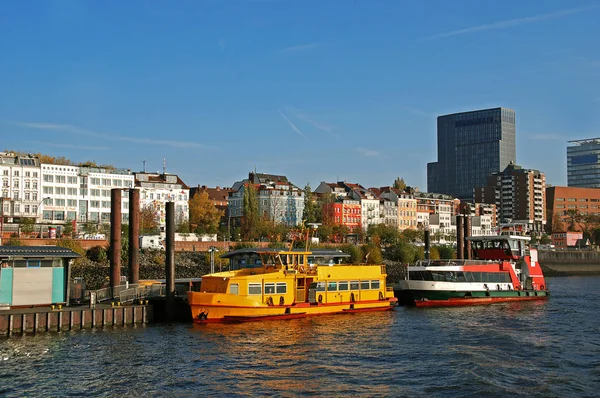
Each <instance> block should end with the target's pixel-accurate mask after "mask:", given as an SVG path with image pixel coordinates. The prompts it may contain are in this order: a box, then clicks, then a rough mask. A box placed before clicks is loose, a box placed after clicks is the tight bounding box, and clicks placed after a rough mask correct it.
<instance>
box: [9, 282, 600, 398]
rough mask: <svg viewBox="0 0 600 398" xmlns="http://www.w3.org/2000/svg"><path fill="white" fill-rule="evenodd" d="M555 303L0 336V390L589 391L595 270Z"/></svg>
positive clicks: (560, 290)
mask: <svg viewBox="0 0 600 398" xmlns="http://www.w3.org/2000/svg"><path fill="white" fill-rule="evenodd" d="M549 279H551V280H550V281H549V282H551V286H552V297H551V298H550V300H548V301H547V302H521V303H507V304H499V305H494V306H484V307H467V308H439V309H415V308H398V309H397V310H396V311H393V312H385V313H374V314H348V315H345V316H322V317H314V318H305V319H295V320H289V321H282V322H264V323H246V324H239V325H202V326H199V325H157V326H147V327H130V328H106V329H103V330H93V331H83V332H73V333H70V332H64V333H58V334H57V333H47V334H39V335H35V336H23V337H11V338H10V339H5V340H0V396H7V397H21V396H28V397H36V396H75V397H80V396H89V397H114V396H122V397H140V396H146V397H154V396H169V397H180V396H181V397H183V396H186V397H188V396H199V395H202V396H233V397H247V396H277V397H296V396H369V397H396V396H428V397H429V396H444V397H446V396H451V397H474V396H478V397H479V396H491V397H504V396H507V395H510V396H523V397H524V396H527V397H530V396H534V397H536V396H539V397H559V396H590V397H591V396H595V395H597V394H596V393H597V390H598V389H599V388H600V381H599V380H600V359H599V358H600V333H599V331H600V319H599V318H598V317H597V315H596V308H597V306H598V302H600V298H599V296H598V293H597V286H598V283H599V282H600V278H598V277H588V278H549Z"/></svg>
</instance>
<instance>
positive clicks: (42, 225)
mask: <svg viewBox="0 0 600 398" xmlns="http://www.w3.org/2000/svg"><path fill="white" fill-rule="evenodd" d="M47 199H52V198H51V197H49V196H48V197H45V198H44V199H42V200H40V201H39V202H38V204H37V206H38V208H37V212H39V211H40V209H41V208H42V207H43V205H44V204H46V200H47ZM37 212H36V213H37ZM36 215H37V214H36ZM41 215H42V217H41V218H40V238H43V237H44V235H42V228H43V227H44V224H43V221H44V212H43V211H42V213H41Z"/></svg>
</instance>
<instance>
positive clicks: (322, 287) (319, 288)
mask: <svg viewBox="0 0 600 398" xmlns="http://www.w3.org/2000/svg"><path fill="white" fill-rule="evenodd" d="M313 285H314V283H313V284H312V285H310V287H311V288H312V286H313ZM324 291H325V282H317V292H324Z"/></svg>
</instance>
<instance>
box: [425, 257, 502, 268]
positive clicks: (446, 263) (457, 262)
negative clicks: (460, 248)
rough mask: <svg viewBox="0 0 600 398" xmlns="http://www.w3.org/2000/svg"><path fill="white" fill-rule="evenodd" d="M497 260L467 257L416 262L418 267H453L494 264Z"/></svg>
mask: <svg viewBox="0 0 600 398" xmlns="http://www.w3.org/2000/svg"><path fill="white" fill-rule="evenodd" d="M496 262H497V261H493V260H466V259H452V260H419V261H417V263H416V264H415V265H416V266H417V267H452V266H461V265H483V264H492V263H496Z"/></svg>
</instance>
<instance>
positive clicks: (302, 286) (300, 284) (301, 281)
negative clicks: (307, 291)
mask: <svg viewBox="0 0 600 398" xmlns="http://www.w3.org/2000/svg"><path fill="white" fill-rule="evenodd" d="M298 287H299V288H301V289H303V288H304V279H302V278H301V279H298Z"/></svg>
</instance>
